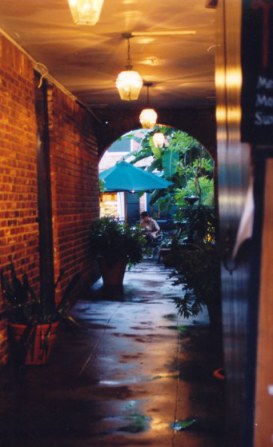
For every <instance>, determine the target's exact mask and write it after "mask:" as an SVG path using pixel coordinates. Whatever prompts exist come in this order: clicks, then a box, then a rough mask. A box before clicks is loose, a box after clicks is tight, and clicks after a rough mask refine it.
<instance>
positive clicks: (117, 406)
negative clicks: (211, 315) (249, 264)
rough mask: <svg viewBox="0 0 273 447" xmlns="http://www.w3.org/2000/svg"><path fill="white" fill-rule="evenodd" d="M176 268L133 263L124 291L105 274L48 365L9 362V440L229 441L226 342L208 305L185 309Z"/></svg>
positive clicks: (24, 444) (75, 445) (4, 440)
mask: <svg viewBox="0 0 273 447" xmlns="http://www.w3.org/2000/svg"><path fill="white" fill-rule="evenodd" d="M169 273H170V272H169V271H168V270H167V269H166V268H164V266H163V265H161V264H159V263H157V262H155V261H151V260H146V261H144V262H142V263H141V264H138V265H136V266H135V267H134V268H132V270H131V271H129V272H126V275H125V282H124V290H123V293H121V292H115V291H114V290H111V291H108V292H103V291H102V288H101V283H100V281H98V282H97V283H96V284H95V285H94V287H93V289H92V293H91V294H89V295H88V299H84V298H83V299H81V300H79V301H78V302H77V304H76V306H75V307H74V309H73V316H74V317H75V318H76V319H77V321H78V322H79V329H78V330H76V332H75V333H72V332H71V331H69V330H68V329H67V328H66V327H64V326H62V327H61V328H60V330H59V336H58V337H57V341H56V344H55V346H54V348H53V351H52V353H51V358H50V361H49V363H48V365H45V366H29V367H18V366H16V365H14V364H13V363H12V362H11V364H10V365H8V366H7V367H6V368H4V369H3V370H2V371H1V373H0V378H1V389H0V439H1V443H0V445H1V446H2V445H3V447H4V446H5V447H15V446H16V447H112V446H118V447H121V446H126V447H137V446H151V447H221V446H223V445H224V434H223V433H224V381H223V380H218V379H217V378H215V377H214V375H213V372H214V371H215V370H216V369H217V368H220V367H221V366H222V365H221V354H220V351H221V349H220V343H219V340H216V339H215V336H213V334H212V332H211V331H210V329H209V324H208V317H207V313H206V312H205V311H204V313H202V315H200V316H198V318H195V319H189V320H185V319H183V318H181V317H178V315H177V309H176V306H175V302H174V298H175V297H177V296H179V295H180V293H181V289H180V288H178V287H175V286H173V285H172V281H171V279H170V278H169Z"/></svg>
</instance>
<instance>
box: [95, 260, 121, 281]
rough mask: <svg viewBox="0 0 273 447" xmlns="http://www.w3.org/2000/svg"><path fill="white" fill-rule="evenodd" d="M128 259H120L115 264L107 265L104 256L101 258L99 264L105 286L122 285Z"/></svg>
mask: <svg viewBox="0 0 273 447" xmlns="http://www.w3.org/2000/svg"><path fill="white" fill-rule="evenodd" d="M126 264H127V262H126V260H120V261H118V262H116V263H115V264H114V265H113V266H109V265H107V263H106V262H105V260H104V259H103V258H101V259H99V266H100V270H101V274H102V280H103V285H104V286H105V287H121V286H122V284H123V278H124V274H125V270H126Z"/></svg>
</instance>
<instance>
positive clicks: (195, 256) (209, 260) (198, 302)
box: [173, 241, 221, 329]
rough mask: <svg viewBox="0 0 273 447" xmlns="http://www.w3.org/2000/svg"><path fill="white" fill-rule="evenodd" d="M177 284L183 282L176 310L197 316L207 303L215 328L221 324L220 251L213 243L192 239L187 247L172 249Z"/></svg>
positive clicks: (186, 315)
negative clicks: (181, 295)
mask: <svg viewBox="0 0 273 447" xmlns="http://www.w3.org/2000/svg"><path fill="white" fill-rule="evenodd" d="M173 260H174V264H175V270H174V272H173V277H174V278H175V281H174V283H175V284H176V285H182V287H183V297H181V298H179V299H177V302H176V303H177V307H178V311H179V313H180V314H181V315H183V316H184V317H185V318H188V317H190V316H195V315H198V313H199V312H200V311H201V310H202V307H203V306H207V309H208V313H209V318H210V323H211V326H212V327H213V328H214V329H219V328H220V327H221V290H220V286H221V281H220V254H219V250H218V248H217V246H216V245H215V244H210V243H204V242H201V241H199V242H194V243H192V244H187V250H186V252H185V250H184V249H183V248H181V247H179V246H177V247H176V248H175V249H174V251H173Z"/></svg>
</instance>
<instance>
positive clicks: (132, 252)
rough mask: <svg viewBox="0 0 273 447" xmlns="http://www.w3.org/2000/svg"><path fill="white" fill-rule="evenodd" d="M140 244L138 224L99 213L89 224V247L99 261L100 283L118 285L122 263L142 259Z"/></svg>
mask: <svg viewBox="0 0 273 447" xmlns="http://www.w3.org/2000/svg"><path fill="white" fill-rule="evenodd" d="M144 246H145V238H144V237H143V235H142V233H141V230H140V228H138V227H129V225H127V224H124V223H120V222H118V221H116V220H114V219H113V218H110V217H101V218H100V219H97V220H95V221H94V222H93V223H92V225H91V229H90V250H91V252H92V254H93V255H94V257H95V258H96V259H97V261H98V263H99V266H100V270H101V274H102V278H103V284H104V286H122V284H123V278H124V273H125V270H126V266H127V265H128V266H129V267H130V266H132V265H134V264H136V263H138V262H140V261H141V260H142V256H143V249H144Z"/></svg>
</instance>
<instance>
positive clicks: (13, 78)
mask: <svg viewBox="0 0 273 447" xmlns="http://www.w3.org/2000/svg"><path fill="white" fill-rule="evenodd" d="M0 104H1V107H0V266H1V267H3V266H5V265H7V264H8V262H9V260H8V256H9V255H11V256H12V259H13V261H14V263H15V266H16V268H17V269H18V270H20V269H21V268H23V269H24V270H25V271H26V272H27V273H28V275H29V277H30V280H31V281H32V282H33V281H34V282H35V281H37V279H38V276H39V265H38V256H39V255H38V225H37V213H38V211H37V175H36V173H37V170H36V137H35V135H36V121H35V110H34V87H33V70H32V66H31V64H30V62H29V61H28V60H26V59H25V57H23V56H22V55H21V54H20V53H18V50H17V49H16V48H15V47H14V46H13V45H12V44H11V43H10V42H7V41H6V40H5V39H4V38H2V37H1V38H0ZM2 310H3V304H2V302H1V300H0V311H1V313H2ZM6 338H7V333H6V327H5V325H4V322H3V321H1V322H0V362H2V363H5V361H6V359H7V356H6V353H7V350H6V346H7V343H6Z"/></svg>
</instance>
